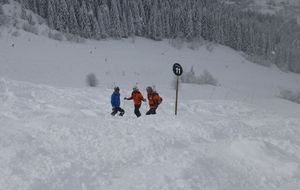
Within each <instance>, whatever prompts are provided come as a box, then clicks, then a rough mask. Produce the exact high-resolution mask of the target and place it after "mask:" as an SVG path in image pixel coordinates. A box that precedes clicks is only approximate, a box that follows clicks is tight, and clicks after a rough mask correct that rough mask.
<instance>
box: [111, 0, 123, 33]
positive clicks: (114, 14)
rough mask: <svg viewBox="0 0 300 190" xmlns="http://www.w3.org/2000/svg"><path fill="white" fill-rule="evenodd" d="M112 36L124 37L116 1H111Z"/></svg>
mask: <svg viewBox="0 0 300 190" xmlns="http://www.w3.org/2000/svg"><path fill="white" fill-rule="evenodd" d="M110 35H111V36H112V37H113V38H121V36H122V29H121V21H120V14H119V10H118V5H117V2H116V0H112V1H111V10H110Z"/></svg>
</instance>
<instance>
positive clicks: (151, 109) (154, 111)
mask: <svg viewBox="0 0 300 190" xmlns="http://www.w3.org/2000/svg"><path fill="white" fill-rule="evenodd" d="M156 109H157V108H150V110H149V111H147V113H146V115H155V114H156Z"/></svg>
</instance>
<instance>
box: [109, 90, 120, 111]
mask: <svg viewBox="0 0 300 190" xmlns="http://www.w3.org/2000/svg"><path fill="white" fill-rule="evenodd" d="M111 106H112V107H114V108H116V107H120V93H118V92H114V93H113V94H112V95H111Z"/></svg>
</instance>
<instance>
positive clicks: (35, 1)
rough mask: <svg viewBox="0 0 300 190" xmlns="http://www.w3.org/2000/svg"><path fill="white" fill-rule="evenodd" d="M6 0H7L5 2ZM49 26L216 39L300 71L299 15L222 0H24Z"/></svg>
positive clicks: (91, 34)
mask: <svg viewBox="0 0 300 190" xmlns="http://www.w3.org/2000/svg"><path fill="white" fill-rule="evenodd" d="M4 1H6V0H2V2H4ZM19 1H20V2H21V4H22V7H23V9H25V8H29V9H31V10H33V11H34V12H36V13H38V14H39V15H40V16H42V17H43V18H45V19H46V20H47V22H48V24H49V26H50V28H53V29H56V30H59V31H61V32H65V33H72V34H76V35H80V36H82V37H85V38H94V39H104V38H108V37H112V38H116V39H119V38H127V37H130V36H143V37H147V38H151V39H154V40H162V39H166V38H167V39H184V40H187V41H196V40H198V41H201V40H207V41H213V42H216V43H219V44H222V45H226V46H229V47H231V48H233V49H235V50H238V51H242V52H245V53H246V54H247V55H249V57H250V58H251V59H252V60H253V61H256V62H259V63H261V64H270V63H275V64H276V65H277V66H278V67H280V68H281V69H284V70H289V71H293V72H300V26H299V25H298V24H297V21H296V20H293V19H291V20H287V19H286V18H283V17H280V16H276V15H267V14H261V13H258V12H252V11H245V10H243V11H242V10H240V9H239V8H238V6H236V5H235V4H228V3H223V1H222V0H19Z"/></svg>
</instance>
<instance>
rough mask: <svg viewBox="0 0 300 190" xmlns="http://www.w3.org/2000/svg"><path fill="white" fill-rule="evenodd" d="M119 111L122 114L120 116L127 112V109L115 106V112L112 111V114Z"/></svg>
mask: <svg viewBox="0 0 300 190" xmlns="http://www.w3.org/2000/svg"><path fill="white" fill-rule="evenodd" d="M118 112H120V114H119V115H120V116H123V115H124V113H125V111H124V110H123V109H122V108H120V107H115V108H113V112H111V115H113V116H115V115H116V114H117V113H118Z"/></svg>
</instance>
